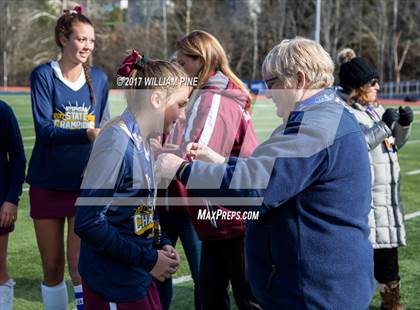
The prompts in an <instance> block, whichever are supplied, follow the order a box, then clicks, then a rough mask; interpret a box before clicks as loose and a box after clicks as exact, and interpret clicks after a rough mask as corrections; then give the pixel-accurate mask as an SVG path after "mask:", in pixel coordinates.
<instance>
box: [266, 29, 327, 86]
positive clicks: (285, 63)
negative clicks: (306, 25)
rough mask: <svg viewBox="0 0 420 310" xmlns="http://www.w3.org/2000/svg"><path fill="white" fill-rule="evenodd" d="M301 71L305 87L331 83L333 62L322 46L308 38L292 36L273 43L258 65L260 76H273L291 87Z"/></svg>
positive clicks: (267, 77) (268, 77)
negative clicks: (261, 62)
mask: <svg viewBox="0 0 420 310" xmlns="http://www.w3.org/2000/svg"><path fill="white" fill-rule="evenodd" d="M299 71H301V72H303V73H304V74H305V78H306V80H307V81H308V84H307V85H308V88H325V87H330V86H332V84H333V83H334V75H333V73H334V63H333V61H332V59H331V57H330V55H329V54H328V53H327V52H326V51H325V50H324V49H323V47H322V46H321V45H320V44H319V43H317V42H315V41H313V40H310V39H306V38H302V37H296V38H293V39H286V40H283V41H281V43H280V44H278V45H276V46H275V47H274V48H273V49H272V50H271V51H270V52H269V53H268V55H267V56H266V57H265V59H264V63H263V65H262V75H263V78H264V79H266V80H267V79H270V78H273V77H277V78H278V79H279V80H280V82H282V83H283V86H284V87H285V88H290V87H291V82H292V81H296V78H297V73H298V72H299Z"/></svg>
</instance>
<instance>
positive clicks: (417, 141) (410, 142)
mask: <svg viewBox="0 0 420 310" xmlns="http://www.w3.org/2000/svg"><path fill="white" fill-rule="evenodd" d="M415 143H420V140H408V141H407V143H406V144H415Z"/></svg>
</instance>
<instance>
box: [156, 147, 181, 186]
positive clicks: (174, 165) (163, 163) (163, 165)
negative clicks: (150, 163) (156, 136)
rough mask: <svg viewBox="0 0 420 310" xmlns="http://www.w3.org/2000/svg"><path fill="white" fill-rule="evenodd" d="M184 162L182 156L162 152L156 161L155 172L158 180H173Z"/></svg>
mask: <svg viewBox="0 0 420 310" xmlns="http://www.w3.org/2000/svg"><path fill="white" fill-rule="evenodd" d="M183 162H184V160H183V159H182V158H181V157H178V156H176V155H174V154H167V153H166V154H161V155H159V157H158V158H157V160H156V161H155V172H156V177H157V179H158V180H161V179H169V180H172V179H173V178H174V177H175V174H176V172H177V170H178V168H179V166H180V165H181V164H182V163H183Z"/></svg>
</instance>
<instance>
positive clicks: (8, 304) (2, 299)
mask: <svg viewBox="0 0 420 310" xmlns="http://www.w3.org/2000/svg"><path fill="white" fill-rule="evenodd" d="M14 285H15V281H13V279H9V280H7V282H6V283H4V284H2V285H0V309H2V310H12V309H13V286H14Z"/></svg>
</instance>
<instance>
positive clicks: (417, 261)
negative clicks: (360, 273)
mask: <svg viewBox="0 0 420 310" xmlns="http://www.w3.org/2000/svg"><path fill="white" fill-rule="evenodd" d="M0 99H1V100H4V101H6V102H7V103H9V105H11V106H12V108H13V110H14V112H15V114H16V116H17V119H18V122H19V125H20V128H21V132H22V136H23V141H24V146H25V153H26V158H27V159H28V160H29V158H30V155H31V150H32V147H33V144H34V141H35V134H34V129H33V124H32V112H31V108H30V97H29V96H28V95H0ZM123 108H124V104H123V99H122V97H121V96H111V97H110V110H111V115H117V114H118V113H119V112H121V111H122V109H123ZM414 110H415V122H414V126H413V131H412V133H411V138H410V141H409V143H408V144H407V145H406V146H405V147H404V148H403V149H402V150H401V151H400V153H399V158H400V165H401V176H402V185H401V190H402V195H403V200H404V203H405V209H406V214H412V213H414V212H416V211H420V195H419V193H418V192H419V189H420V188H419V184H420V173H418V172H417V173H416V174H407V173H410V172H412V171H415V170H419V169H420V156H419V154H420V107H417V108H415V109H414ZM253 120H254V127H255V130H256V132H257V134H258V137H259V139H260V142H261V141H263V140H264V139H266V138H267V137H268V136H269V134H270V133H271V131H272V130H273V129H274V128H275V127H276V126H277V125H278V124H279V123H280V121H279V119H278V118H276V116H275V109H274V106H273V105H272V104H271V103H270V101H267V100H265V101H258V102H257V103H256V104H255V105H254V109H253ZM407 229H408V246H407V247H406V248H403V249H401V251H400V268H401V278H402V300H403V303H404V305H405V307H406V309H407V310H410V309H420V297H418V296H419V292H420V217H416V218H413V219H410V220H408V221H407ZM177 248H178V249H179V251H180V252H181V259H182V265H181V268H180V270H179V271H178V273H177V274H176V275H175V277H180V276H183V275H188V274H189V270H188V265H187V263H186V260H185V259H184V256H183V251H182V248H180V246H179V245H178V246H177ZM9 271H10V275H11V276H12V277H13V278H14V279H15V281H16V286H15V304H14V309H17V310H31V309H42V303H41V294H40V288H39V285H40V281H41V275H42V271H41V261H40V257H39V253H38V249H37V246H36V241H35V233H34V229H33V225H32V221H31V219H30V218H29V209H28V192H27V185H26V184H25V189H24V193H23V195H22V199H21V202H20V207H19V219H18V221H17V224H16V230H15V232H14V233H13V234H11V236H10V242H9ZM68 279H69V277H68V275H67V280H68ZM68 287H71V285H70V282H68ZM69 297H70V299H71V300H72V302H71V307H70V309H73V308H75V305H74V301H73V298H72V296H71V294H70V295H69ZM379 303H380V301H379V298H378V295H377V294H376V295H375V297H374V299H373V301H372V307H371V309H379ZM172 309H182V310H184V309H185V310H188V309H193V297H192V282H191V281H189V282H188V281H187V282H184V283H180V284H177V285H175V288H174V300H173V306H172Z"/></svg>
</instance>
